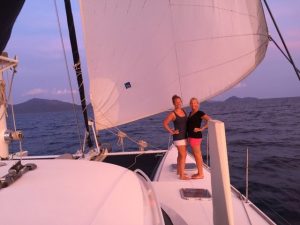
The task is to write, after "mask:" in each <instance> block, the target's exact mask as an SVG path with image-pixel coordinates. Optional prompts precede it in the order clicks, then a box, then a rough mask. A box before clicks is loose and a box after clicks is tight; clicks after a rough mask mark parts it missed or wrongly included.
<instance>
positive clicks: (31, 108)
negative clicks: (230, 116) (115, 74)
mask: <svg viewBox="0 0 300 225" xmlns="http://www.w3.org/2000/svg"><path fill="white" fill-rule="evenodd" d="M299 99H300V97H284V98H272V99H271V98H269V99H263V98H253V97H244V98H240V97H236V96H232V97H230V98H228V99H226V100H224V101H206V102H204V105H205V104H234V103H245V104H247V103H250V102H255V101H259V102H260V101H268V100H274V101H283V102H288V101H294V100H296V101H299ZM75 108H76V110H78V111H81V106H80V105H75ZM87 109H88V111H89V112H91V111H92V106H91V104H88V106H87ZM7 110H8V113H9V114H10V113H11V107H8V109H7ZM72 110H73V104H72V103H70V102H64V101H60V100H49V99H40V98H33V99H30V100H28V101H26V102H23V103H19V104H15V105H14V111H15V113H16V114H18V113H43V112H66V111H72Z"/></svg>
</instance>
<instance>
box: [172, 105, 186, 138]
mask: <svg viewBox="0 0 300 225" xmlns="http://www.w3.org/2000/svg"><path fill="white" fill-rule="evenodd" d="M173 112H174V114H175V116H176V118H175V120H174V121H173V123H174V129H175V130H179V134H173V140H174V141H178V140H182V139H186V138H187V133H186V126H187V116H186V113H185V111H184V110H183V112H184V116H178V115H177V114H176V112H175V111H173Z"/></svg>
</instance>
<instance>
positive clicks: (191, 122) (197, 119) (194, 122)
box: [187, 111, 205, 138]
mask: <svg viewBox="0 0 300 225" xmlns="http://www.w3.org/2000/svg"><path fill="white" fill-rule="evenodd" d="M204 115H205V113H204V112H202V111H198V112H196V113H195V114H194V115H192V116H191V112H190V114H189V117H188V120H187V133H188V137H191V138H202V132H200V131H199V132H194V128H200V127H201V123H202V119H201V118H202V116H204Z"/></svg>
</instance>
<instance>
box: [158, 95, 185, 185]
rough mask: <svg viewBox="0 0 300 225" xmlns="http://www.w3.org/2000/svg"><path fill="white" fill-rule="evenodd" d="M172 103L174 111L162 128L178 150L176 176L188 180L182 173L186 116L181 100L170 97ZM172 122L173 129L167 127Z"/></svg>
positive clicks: (177, 97)
mask: <svg viewBox="0 0 300 225" xmlns="http://www.w3.org/2000/svg"><path fill="white" fill-rule="evenodd" d="M172 102H173V105H174V111H172V112H171V113H170V114H169V115H168V116H167V117H166V118H165V119H164V122H163V125H164V128H165V129H166V130H167V131H168V132H169V133H170V134H172V135H173V143H174V145H175V146H176V147H177V149H178V157H177V174H179V178H180V179H181V180H187V179H189V177H188V176H186V175H185V173H184V168H185V159H186V155H187V151H186V145H187V133H186V125H187V115H186V113H185V111H184V110H183V109H182V101H181V98H180V97H179V96H177V95H174V96H173V97H172ZM171 121H173V123H174V129H171V128H170V127H169V123H170V122H171Z"/></svg>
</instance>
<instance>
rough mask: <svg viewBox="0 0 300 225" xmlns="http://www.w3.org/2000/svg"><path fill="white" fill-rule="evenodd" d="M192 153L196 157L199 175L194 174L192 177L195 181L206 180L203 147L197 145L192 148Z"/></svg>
mask: <svg viewBox="0 0 300 225" xmlns="http://www.w3.org/2000/svg"><path fill="white" fill-rule="evenodd" d="M192 151H193V154H194V157H195V161H196V165H197V169H198V173H197V174H194V175H193V176H192V178H193V179H202V178H204V173H203V160H202V154H201V146H200V145H197V146H194V147H192Z"/></svg>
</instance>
